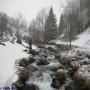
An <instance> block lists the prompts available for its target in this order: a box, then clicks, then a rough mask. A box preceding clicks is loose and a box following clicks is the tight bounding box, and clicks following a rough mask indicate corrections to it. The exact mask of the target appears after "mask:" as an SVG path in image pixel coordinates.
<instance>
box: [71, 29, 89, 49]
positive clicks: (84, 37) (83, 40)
mask: <svg viewBox="0 0 90 90" xmlns="http://www.w3.org/2000/svg"><path fill="white" fill-rule="evenodd" d="M77 38H78V39H77V40H75V41H73V42H72V44H74V45H77V46H80V47H85V48H89V49H90V27H89V28H88V29H87V30H85V31H84V32H83V33H81V34H80V35H78V36H77Z"/></svg>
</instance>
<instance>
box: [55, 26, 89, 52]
mask: <svg viewBox="0 0 90 90" xmlns="http://www.w3.org/2000/svg"><path fill="white" fill-rule="evenodd" d="M54 42H55V43H56V44H69V43H68V42H63V41H61V40H60V39H57V40H55V41H54ZM72 45H76V46H79V47H81V48H83V49H86V50H87V51H89V52H90V27H89V28H88V29H87V30H85V31H84V32H82V33H81V34H80V35H78V36H77V39H76V40H74V41H72Z"/></svg>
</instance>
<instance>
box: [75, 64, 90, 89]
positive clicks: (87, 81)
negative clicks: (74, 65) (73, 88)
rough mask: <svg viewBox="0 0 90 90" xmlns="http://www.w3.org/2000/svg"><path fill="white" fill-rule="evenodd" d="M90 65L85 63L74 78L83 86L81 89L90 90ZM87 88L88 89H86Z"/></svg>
mask: <svg viewBox="0 0 90 90" xmlns="http://www.w3.org/2000/svg"><path fill="white" fill-rule="evenodd" d="M89 70H90V65H83V66H82V67H80V68H79V70H78V71H77V72H76V73H75V75H74V80H75V81H76V82H77V83H78V84H79V86H80V87H81V88H82V89H81V90H90V72H89ZM86 88H87V89H86Z"/></svg>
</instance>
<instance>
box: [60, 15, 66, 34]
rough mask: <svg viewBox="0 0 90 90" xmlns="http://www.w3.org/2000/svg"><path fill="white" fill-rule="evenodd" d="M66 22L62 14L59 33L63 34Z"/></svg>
mask: <svg viewBox="0 0 90 90" xmlns="http://www.w3.org/2000/svg"><path fill="white" fill-rule="evenodd" d="M64 28H65V24H64V16H63V15H62V14H61V17H60V23H59V34H60V35H61V34H62V33H63V31H64Z"/></svg>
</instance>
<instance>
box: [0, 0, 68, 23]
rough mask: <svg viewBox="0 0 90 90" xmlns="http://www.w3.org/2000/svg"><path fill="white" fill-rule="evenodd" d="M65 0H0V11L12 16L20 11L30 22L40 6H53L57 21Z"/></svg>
mask: <svg viewBox="0 0 90 90" xmlns="http://www.w3.org/2000/svg"><path fill="white" fill-rule="evenodd" d="M65 1H66V0H0V12H2V11H3V12H5V13H6V14H7V15H8V16H11V17H14V16H15V15H17V13H21V14H22V15H23V17H24V18H25V19H26V20H27V21H28V22H30V21H31V20H32V19H33V18H35V17H36V15H37V14H38V12H39V11H40V10H41V8H44V7H51V6H52V7H53V9H54V13H55V15H56V18H57V21H59V17H60V14H61V11H62V8H63V5H65Z"/></svg>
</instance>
